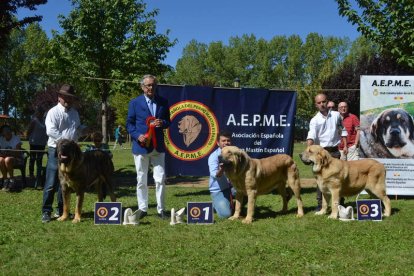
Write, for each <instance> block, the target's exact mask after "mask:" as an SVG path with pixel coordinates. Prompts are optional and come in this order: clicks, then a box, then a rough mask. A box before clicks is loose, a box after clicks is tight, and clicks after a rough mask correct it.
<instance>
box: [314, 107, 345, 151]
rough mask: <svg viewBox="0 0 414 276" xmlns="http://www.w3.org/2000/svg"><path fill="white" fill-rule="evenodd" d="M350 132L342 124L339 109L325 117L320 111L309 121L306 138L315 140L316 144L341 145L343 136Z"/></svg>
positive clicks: (325, 145) (322, 145)
mask: <svg viewBox="0 0 414 276" xmlns="http://www.w3.org/2000/svg"><path fill="white" fill-rule="evenodd" d="M347 135H348V133H347V132H346V129H345V128H344V127H343V126H342V117H341V114H340V113H339V112H338V111H333V110H331V111H329V112H328V115H327V116H326V117H325V116H323V115H322V113H320V112H318V113H317V114H316V115H315V116H314V117H313V118H312V119H311V121H310V123H309V132H308V137H307V138H306V139H311V140H313V142H314V144H315V145H320V146H321V147H336V146H339V143H340V142H341V138H342V137H346V136H347Z"/></svg>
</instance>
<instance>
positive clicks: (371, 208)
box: [356, 199, 382, 220]
mask: <svg viewBox="0 0 414 276" xmlns="http://www.w3.org/2000/svg"><path fill="white" fill-rule="evenodd" d="M356 203H357V211H358V220H382V208H381V207H382V206H381V200H379V199H364V200H357V202H356Z"/></svg>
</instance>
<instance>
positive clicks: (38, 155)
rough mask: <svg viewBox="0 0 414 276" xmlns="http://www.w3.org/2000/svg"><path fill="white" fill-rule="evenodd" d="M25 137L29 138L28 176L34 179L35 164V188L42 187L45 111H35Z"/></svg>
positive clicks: (39, 109) (40, 109)
mask: <svg viewBox="0 0 414 276" xmlns="http://www.w3.org/2000/svg"><path fill="white" fill-rule="evenodd" d="M27 136H28V137H29V147H30V159H29V175H30V178H31V179H34V178H35V176H34V166H35V163H36V180H35V185H34V186H35V187H38V186H43V183H42V172H43V165H42V163H43V155H44V154H45V148H46V143H47V139H48V137H47V134H46V125H45V110H44V109H43V108H41V107H38V108H37V109H36V110H35V113H34V115H33V118H32V120H31V121H30V124H29V126H28V129H27Z"/></svg>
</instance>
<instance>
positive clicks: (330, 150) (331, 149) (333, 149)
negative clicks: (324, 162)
mask: <svg viewBox="0 0 414 276" xmlns="http://www.w3.org/2000/svg"><path fill="white" fill-rule="evenodd" d="M324 149H326V150H327V151H328V152H337V151H339V149H338V147H324Z"/></svg>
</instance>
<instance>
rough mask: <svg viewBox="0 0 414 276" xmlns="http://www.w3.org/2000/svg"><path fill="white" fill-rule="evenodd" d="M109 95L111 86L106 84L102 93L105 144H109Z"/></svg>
mask: <svg viewBox="0 0 414 276" xmlns="http://www.w3.org/2000/svg"><path fill="white" fill-rule="evenodd" d="M108 95H109V86H108V84H107V83H106V82H104V83H103V85H102V92H101V100H102V104H101V118H102V135H103V141H102V142H103V143H107V142H108V141H109V139H108V137H107V136H108V131H107V121H108V120H107V118H108Z"/></svg>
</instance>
